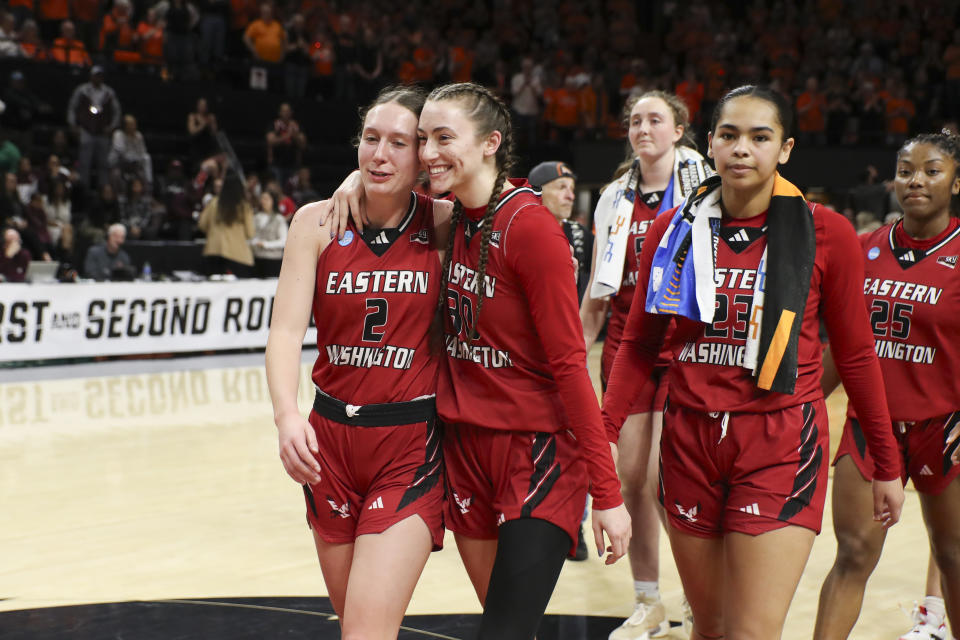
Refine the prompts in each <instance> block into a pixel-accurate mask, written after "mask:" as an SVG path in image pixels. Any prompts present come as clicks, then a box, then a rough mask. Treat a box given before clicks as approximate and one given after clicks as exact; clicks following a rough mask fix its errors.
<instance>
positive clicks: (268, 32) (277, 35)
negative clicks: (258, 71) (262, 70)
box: [243, 2, 287, 64]
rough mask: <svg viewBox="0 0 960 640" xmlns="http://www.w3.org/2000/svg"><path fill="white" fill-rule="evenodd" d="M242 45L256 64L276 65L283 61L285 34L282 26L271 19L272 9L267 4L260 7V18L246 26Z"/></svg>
mask: <svg viewBox="0 0 960 640" xmlns="http://www.w3.org/2000/svg"><path fill="white" fill-rule="evenodd" d="M243 43H244V44H245V45H247V49H249V50H250V53H251V54H252V55H253V59H254V60H257V61H258V62H264V63H269V64H277V63H279V62H281V61H282V60H283V56H284V53H285V49H286V43H287V34H286V31H284V29H283V25H282V24H280V22H279V21H278V20H277V19H276V18H274V17H273V7H272V6H271V5H270V4H269V3H266V2H264V3H263V4H261V5H260V17H259V18H257V19H256V20H254V21H253V22H251V23H250V24H249V25H248V26H247V30H246V31H245V32H244V34H243Z"/></svg>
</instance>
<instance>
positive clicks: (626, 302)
mask: <svg viewBox="0 0 960 640" xmlns="http://www.w3.org/2000/svg"><path fill="white" fill-rule="evenodd" d="M656 217H657V212H656V211H654V210H653V209H651V208H650V207H648V206H647V205H646V204H645V203H644V202H643V199H642V198H640V197H639V195H637V196H635V199H634V202H633V218H631V219H630V233H629V235H628V236H627V253H626V255H625V256H624V259H623V280H621V281H620V289H619V290H618V291H617V293H616V295H614V296H613V298H612V299H611V300H610V320H609V321H608V323H607V338H606V339H607V340H612V341H613V343H614V344H617V345H619V344H620V339H621V338H622V337H623V327H624V325H626V323H627V315H629V313H630V305H631V304H632V303H633V295H634V293H635V292H636V290H637V258H638V257H639V255H640V247H642V246H643V241H644V239H645V238H646V237H647V232H648V231H649V230H650V225H651V224H653V220H654V219H655V218H656Z"/></svg>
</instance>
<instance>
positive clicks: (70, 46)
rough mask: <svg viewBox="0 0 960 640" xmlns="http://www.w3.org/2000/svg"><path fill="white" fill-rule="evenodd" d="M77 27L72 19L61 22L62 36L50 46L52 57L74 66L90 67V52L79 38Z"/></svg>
mask: <svg viewBox="0 0 960 640" xmlns="http://www.w3.org/2000/svg"><path fill="white" fill-rule="evenodd" d="M76 36H77V29H76V27H74V26H73V22H72V21H70V20H64V21H63V22H62V23H61V24H60V37H59V38H57V39H56V40H54V41H53V46H52V47H50V57H51V58H52V59H53V60H55V61H57V62H59V63H61V64H68V65H71V66H74V67H89V66H90V54H89V53H87V48H86V47H85V46H84V44H83V43H82V42H81V41H79V40H77V37H76Z"/></svg>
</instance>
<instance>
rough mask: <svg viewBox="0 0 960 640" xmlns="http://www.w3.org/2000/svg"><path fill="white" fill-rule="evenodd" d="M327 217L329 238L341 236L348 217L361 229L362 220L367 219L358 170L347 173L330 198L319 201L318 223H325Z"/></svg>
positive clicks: (345, 228)
mask: <svg viewBox="0 0 960 640" xmlns="http://www.w3.org/2000/svg"><path fill="white" fill-rule="evenodd" d="M331 216H332V217H331ZM328 217H329V218H330V237H331V238H332V237H334V236H336V237H338V238H342V237H343V232H344V231H346V230H347V223H348V222H349V220H350V218H353V223H354V224H355V225H356V226H357V229H358V230H359V231H361V232H362V231H363V225H364V222H366V220H367V207H366V203H365V202H364V200H363V181H362V180H361V179H360V172H359V171H354V172H353V173H351V174H350V175H348V176H347V177H346V179H345V180H344V181H343V182H342V183H341V184H340V186H339V187H337V190H336V191H334V192H333V195H332V196H331V197H330V199H329V200H324V201H323V202H322V203H321V207H320V224H321V225H323V224H326V222H327V218H328Z"/></svg>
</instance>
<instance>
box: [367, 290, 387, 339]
mask: <svg viewBox="0 0 960 640" xmlns="http://www.w3.org/2000/svg"><path fill="white" fill-rule="evenodd" d="M386 324H387V301H386V300H385V299H383V298H367V317H366V318H365V319H364V321H363V341H364V342H380V341H381V340H383V327H384V326H386ZM375 329H380V331H375Z"/></svg>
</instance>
